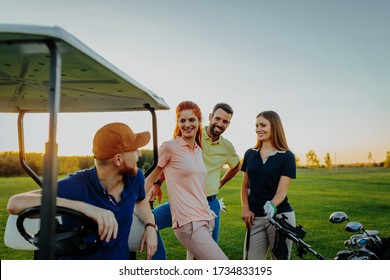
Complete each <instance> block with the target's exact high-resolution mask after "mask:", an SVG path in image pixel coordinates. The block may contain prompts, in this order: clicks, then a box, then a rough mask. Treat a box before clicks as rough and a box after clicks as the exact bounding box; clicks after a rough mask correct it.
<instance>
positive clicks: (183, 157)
mask: <svg viewBox="0 0 390 280" xmlns="http://www.w3.org/2000/svg"><path fill="white" fill-rule="evenodd" d="M158 166H159V167H161V168H163V170H164V176H165V180H166V184H167V189H168V195H169V201H170V204H171V214H172V228H176V227H181V226H183V225H185V224H188V223H190V222H193V221H202V220H207V221H210V220H213V219H214V218H215V214H214V212H212V211H211V210H210V207H209V205H208V202H207V198H206V176H207V169H206V166H205V165H204V163H203V158H202V149H201V148H200V147H199V146H198V145H197V144H195V148H194V149H192V148H191V147H190V145H189V144H187V142H185V141H184V139H183V138H181V137H177V138H176V139H173V140H170V141H167V142H165V143H163V144H162V145H161V146H160V149H159V159H158Z"/></svg>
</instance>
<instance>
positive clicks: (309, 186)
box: [0, 167, 390, 260]
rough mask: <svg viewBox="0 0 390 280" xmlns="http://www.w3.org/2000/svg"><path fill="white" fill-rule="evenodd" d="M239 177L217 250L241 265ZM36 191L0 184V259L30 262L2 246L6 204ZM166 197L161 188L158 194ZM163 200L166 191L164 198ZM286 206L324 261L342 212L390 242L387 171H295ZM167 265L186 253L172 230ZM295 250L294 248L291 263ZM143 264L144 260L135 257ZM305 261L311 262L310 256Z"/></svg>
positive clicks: (338, 236) (335, 241)
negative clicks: (336, 215) (333, 217)
mask: <svg viewBox="0 0 390 280" xmlns="http://www.w3.org/2000/svg"><path fill="white" fill-rule="evenodd" d="M240 187H241V174H239V175H238V176H236V177H235V178H234V179H233V180H232V181H230V182H229V183H228V184H227V185H226V186H224V187H223V188H222V189H221V192H220V195H219V197H223V198H224V202H225V204H226V206H227V209H228V212H227V213H223V212H222V213H221V233H220V242H219V245H220V247H221V248H222V250H223V251H224V252H225V253H226V255H227V256H228V257H229V258H230V259H236V260H240V259H242V252H243V240H244V235H245V226H244V223H243V221H242V219H241V203H240ZM33 188H36V186H35V183H34V182H33V181H32V180H31V179H30V178H27V177H17V178H0V203H1V205H0V211H1V212H0V235H1V237H0V239H1V244H0V259H2V260H5V259H32V258H33V257H32V253H31V252H23V251H17V250H12V249H9V248H7V247H5V246H4V242H3V236H4V227H5V224H6V219H7V216H8V214H7V211H6V204H7V200H8V198H9V197H10V196H11V195H12V194H13V193H19V192H23V191H26V190H30V189H33ZM163 190H164V191H165V188H164V189H163ZM164 195H165V196H166V191H165V193H164ZM288 196H289V200H290V202H291V204H292V206H293V208H294V210H295V212H296V218H297V224H301V225H303V226H304V228H305V230H306V231H307V233H306V236H305V238H304V241H305V242H306V243H308V244H310V245H311V246H312V248H313V249H314V250H315V251H317V252H318V253H320V254H321V255H323V256H324V257H326V258H327V259H332V258H334V256H335V254H336V252H337V251H340V250H342V249H343V242H344V240H346V239H348V238H349V236H350V234H349V233H348V232H346V231H345V230H344V227H345V224H346V223H345V222H344V223H343V224H331V223H330V222H329V221H328V218H329V215H330V214H331V213H332V212H334V211H344V212H346V213H347V214H348V216H349V218H350V220H354V221H359V222H361V223H362V224H363V225H364V227H365V228H366V229H378V230H380V231H381V233H380V236H382V237H385V236H390V223H389V222H388V221H389V218H388V217H389V216H390V170H389V169H384V168H381V167H375V168H339V169H337V170H327V169H311V170H310V169H298V174H297V179H295V180H293V183H292V185H291V186H290V189H289V195H288ZM161 233H162V236H163V239H164V242H165V245H166V247H167V253H168V258H169V259H185V250H184V248H183V247H182V246H181V244H180V243H179V242H178V241H177V240H176V237H175V236H174V234H173V231H172V229H164V230H162V231H161ZM295 252H296V247H295V245H294V248H293V256H292V259H298V257H297V256H295ZM138 258H139V259H143V258H144V255H143V254H140V255H138ZM306 258H307V259H316V258H315V257H314V256H312V255H311V254H310V253H308V254H307V255H306Z"/></svg>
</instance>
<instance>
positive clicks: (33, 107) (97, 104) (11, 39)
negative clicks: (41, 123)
mask: <svg viewBox="0 0 390 280" xmlns="http://www.w3.org/2000/svg"><path fill="white" fill-rule="evenodd" d="M46 40H47V41H48V40H50V41H54V42H55V43H56V45H57V47H58V49H59V53H60V55H61V61H62V63H61V64H62V65H61V68H60V69H61V83H60V92H61V96H60V99H61V101H60V108H59V112H112V111H142V110H147V109H145V105H146V104H148V106H150V107H152V108H153V109H155V110H167V109H169V106H168V105H167V104H166V102H165V101H164V99H163V98H161V97H159V96H158V95H156V94H154V93H153V92H151V91H150V90H149V89H147V88H145V87H144V86H142V85H141V84H139V83H138V82H136V81H135V80H133V79H132V78H130V77H129V76H127V75H126V74H125V73H123V72H122V71H120V70H119V69H117V68H116V67H115V66H113V65H112V64H110V63H109V62H107V61H106V60H105V59H103V58H102V57H101V56H99V55H98V54H97V53H95V52H94V51H93V50H91V49H90V48H89V47H87V46H86V45H84V44H83V43H82V42H80V41H79V40H78V39H76V38H75V37H73V36H72V35H71V34H69V33H67V32H66V31H64V30H63V29H61V28H59V27H42V26H27V25H8V24H0V61H1V63H0V112H15V113H18V112H20V111H28V112H48V102H49V101H48V100H49V98H48V94H49V79H50V53H49V49H48V47H47V45H46V44H45V42H46Z"/></svg>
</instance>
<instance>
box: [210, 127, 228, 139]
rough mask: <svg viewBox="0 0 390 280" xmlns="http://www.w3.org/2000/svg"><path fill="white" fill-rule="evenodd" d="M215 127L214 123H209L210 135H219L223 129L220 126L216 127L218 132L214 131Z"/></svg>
mask: <svg viewBox="0 0 390 280" xmlns="http://www.w3.org/2000/svg"><path fill="white" fill-rule="evenodd" d="M215 127H216V125H215V124H210V133H211V134H212V136H214V137H219V136H220V135H221V134H222V133H223V132H224V131H225V130H224V129H222V128H221V127H218V129H219V130H220V132H216V131H215Z"/></svg>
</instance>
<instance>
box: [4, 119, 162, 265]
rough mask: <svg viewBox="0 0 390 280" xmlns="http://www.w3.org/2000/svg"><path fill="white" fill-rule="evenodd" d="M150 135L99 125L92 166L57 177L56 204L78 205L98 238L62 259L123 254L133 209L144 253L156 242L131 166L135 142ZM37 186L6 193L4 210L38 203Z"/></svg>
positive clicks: (139, 175) (138, 175)
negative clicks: (88, 248)
mask: <svg viewBox="0 0 390 280" xmlns="http://www.w3.org/2000/svg"><path fill="white" fill-rule="evenodd" d="M149 140H150V134H149V132H141V133H134V132H133V131H132V130H131V128H130V127H129V126H127V125H126V124H124V123H110V124H107V125H105V126H103V127H102V128H100V129H99V130H98V131H97V132H96V134H95V137H94V140H93V154H94V158H95V167H93V168H91V169H88V170H82V171H78V172H76V173H74V174H71V175H69V176H68V177H66V178H64V179H62V180H60V181H59V182H58V193H57V205H58V206H63V207H68V208H71V209H74V210H76V211H79V212H81V213H83V214H85V215H86V216H88V217H90V218H92V219H93V220H94V221H96V223H97V224H98V233H99V235H100V239H101V240H102V241H103V242H102V246H101V248H99V250H97V251H95V252H93V253H90V254H88V255H80V256H63V257H62V258H63V259H101V260H120V259H123V260H125V259H128V257H129V249H128V238H129V233H130V227H131V223H132V218H133V212H135V213H136V214H137V216H138V217H139V218H140V220H141V221H142V222H143V223H144V224H145V232H144V234H143V236H142V239H141V248H140V250H141V251H143V250H144V249H146V257H147V259H150V258H151V257H152V256H153V254H154V253H155V251H156V248H157V235H156V230H157V227H156V225H155V221H154V216H153V214H152V211H151V209H150V205H149V202H148V199H146V198H145V197H146V196H145V187H144V183H145V177H144V174H143V172H142V170H141V169H139V168H137V161H138V159H139V157H140V156H141V153H140V152H139V150H138V149H139V148H140V147H143V146H145V145H146V144H147V143H148V142H149ZM40 203H41V190H37V191H32V192H28V193H23V194H18V195H15V196H13V197H11V198H10V200H9V202H8V211H9V212H10V213H11V214H19V213H20V212H21V211H23V210H24V209H26V208H29V207H32V206H36V205H40Z"/></svg>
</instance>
